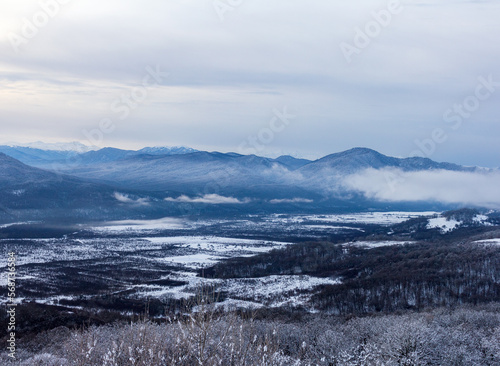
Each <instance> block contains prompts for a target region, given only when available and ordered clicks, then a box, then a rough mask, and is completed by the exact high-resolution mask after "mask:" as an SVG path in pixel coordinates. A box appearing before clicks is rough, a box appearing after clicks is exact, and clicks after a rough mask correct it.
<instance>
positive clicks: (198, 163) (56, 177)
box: [0, 146, 480, 218]
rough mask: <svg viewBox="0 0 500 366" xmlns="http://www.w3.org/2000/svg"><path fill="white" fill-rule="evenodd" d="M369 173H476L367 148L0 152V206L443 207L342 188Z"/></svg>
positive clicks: (158, 209)
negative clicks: (303, 155) (307, 152)
mask: <svg viewBox="0 0 500 366" xmlns="http://www.w3.org/2000/svg"><path fill="white" fill-rule="evenodd" d="M39 147H43V146H39ZM366 169H398V170H399V171H402V172H419V171H450V172H476V171H479V170H480V169H479V168H474V167H463V166H460V165H455V164H450V163H438V162H434V161H432V160H430V159H426V158H417V157H415V158H405V159H401V158H395V157H389V156H386V155H383V154H381V153H378V152H377V151H374V150H371V149H367V148H354V149H351V150H347V151H344V152H340V153H335V154H331V155H328V156H325V157H323V158H321V159H318V160H314V161H311V160H307V159H297V158H294V157H291V156H281V157H279V158H276V159H273V158H266V157H260V156H255V155H241V154H236V153H220V152H206V151H197V150H194V149H190V148H184V147H176V148H168V147H154V148H149V147H148V148H143V149H141V150H137V151H133V150H121V149H116V148H103V149H99V150H92V149H89V150H87V151H82V152H78V151H74V149H67V150H64V149H58V150H56V149H52V150H50V149H47V148H35V147H29V146H28V147H27V146H0V205H1V208H2V210H3V212H4V214H3V216H4V217H5V216H9V215H10V216H13V215H14V216H15V215H18V216H19V215H21V216H22V217H25V216H26V217H30V215H34V213H36V215H38V216H39V217H43V216H44V215H48V214H47V212H46V211H47V210H49V209H50V210H53V211H54V210H55V211H57V210H60V211H61V212H62V211H64V210H69V211H71V215H74V216H78V217H81V216H84V217H92V216H94V217H96V218H97V217H102V216H103V215H104V216H106V217H107V216H110V217H122V216H123V217H130V216H137V215H139V216H141V215H143V216H151V215H153V216H154V215H159V216H162V215H163V216H168V215H169V214H178V213H182V209H180V208H179V207H180V206H182V205H190V206H196V207H201V208H202V209H204V210H208V211H215V212H218V211H224V210H230V211H234V210H237V211H241V212H253V211H255V210H268V211H269V210H271V211H272V210H274V211H277V212H282V211H288V210H291V209H293V210H319V211H322V212H329V211H331V212H335V211H339V210H366V209H370V208H378V209H405V208H408V207H412V208H413V207H414V206H415V205H417V206H418V207H421V208H424V209H429V208H436V205H438V206H439V205H440V203H439V202H413V203H411V202H399V203H391V204H388V203H387V202H379V201H377V200H375V199H373V198H367V197H365V196H364V195H363V194H362V193H360V192H356V191H355V190H352V189H350V188H349V187H347V186H345V184H344V183H343V182H344V178H345V177H346V176H349V175H352V174H356V173H358V172H362V171H364V170H366ZM444 206H446V205H444ZM447 207H448V206H447ZM26 213H27V214H26ZM24 214H26V215H24ZM52 214H53V213H52V212H51V213H50V215H52ZM23 215H24V216H23ZM50 215H49V216H50ZM67 215H69V214H68V213H66V216H67ZM71 215H70V216H71ZM1 216H2V214H0V218H1Z"/></svg>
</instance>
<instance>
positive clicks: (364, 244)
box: [344, 240, 414, 249]
mask: <svg viewBox="0 0 500 366" xmlns="http://www.w3.org/2000/svg"><path fill="white" fill-rule="evenodd" d="M413 243H414V242H412V241H393V240H383V241H355V242H350V243H347V244H344V246H357V247H362V248H368V249H373V248H380V247H387V246H392V245H404V244H413Z"/></svg>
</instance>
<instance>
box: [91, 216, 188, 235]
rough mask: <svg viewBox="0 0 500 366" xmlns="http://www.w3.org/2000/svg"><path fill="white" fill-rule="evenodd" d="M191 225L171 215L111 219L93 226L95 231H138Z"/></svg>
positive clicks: (179, 227) (172, 228) (182, 228)
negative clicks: (159, 217) (155, 218)
mask: <svg viewBox="0 0 500 366" xmlns="http://www.w3.org/2000/svg"><path fill="white" fill-rule="evenodd" d="M190 228H191V227H190V226H189V225H188V224H187V221H186V220H182V219H177V218H173V217H164V218H162V219H158V220H122V221H111V222H108V223H105V224H104V225H103V226H96V227H93V228H92V230H93V231H95V232H109V233H116V232H132V231H134V232H140V231H154V230H187V229H190Z"/></svg>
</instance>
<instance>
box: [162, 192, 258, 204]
mask: <svg viewBox="0 0 500 366" xmlns="http://www.w3.org/2000/svg"><path fill="white" fill-rule="evenodd" d="M165 201H168V202H181V203H206V204H211V205H218V204H242V203H248V202H250V200H248V199H245V200H243V201H241V200H239V199H237V198H234V197H224V196H220V195H218V194H206V195H204V196H202V197H194V198H191V197H188V196H186V195H182V196H179V197H177V198H172V197H167V198H165Z"/></svg>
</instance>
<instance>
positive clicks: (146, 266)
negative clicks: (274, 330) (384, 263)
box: [0, 212, 481, 311]
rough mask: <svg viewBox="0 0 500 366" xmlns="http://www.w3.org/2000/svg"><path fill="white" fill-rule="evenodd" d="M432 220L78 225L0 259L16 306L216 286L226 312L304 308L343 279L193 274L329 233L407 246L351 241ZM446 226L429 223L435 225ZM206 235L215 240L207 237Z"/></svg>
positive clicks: (386, 217) (365, 216) (13, 246)
mask: <svg viewBox="0 0 500 366" xmlns="http://www.w3.org/2000/svg"><path fill="white" fill-rule="evenodd" d="M433 214H435V213H434V212H378V213H375V212H374V213H360V214H349V215H267V216H248V217H246V218H237V219H231V220H218V219H206V220H196V221H193V220H188V219H184V218H182V219H180V218H163V219H159V220H147V221H146V220H144V221H141V220H128V221H117V222H108V223H105V224H103V225H95V226H93V227H82V230H81V231H80V232H77V233H74V235H73V234H72V235H68V236H66V237H63V238H57V239H56V238H53V239H0V251H1V252H2V253H4V257H6V253H8V252H11V251H14V252H15V253H16V263H17V270H18V276H17V280H18V283H19V285H20V286H21V288H22V290H23V291H25V292H24V293H21V294H19V296H18V300H20V299H21V298H23V297H25V298H26V299H30V300H31V299H34V300H36V301H39V302H44V303H53V304H57V303H58V302H59V301H63V300H68V299H72V298H73V299H76V298H80V299H82V298H83V299H85V298H91V297H92V296H97V295H98V294H102V293H106V294H116V295H119V296H126V297H127V298H130V299H145V298H158V299H167V298H172V299H180V298H188V297H191V296H192V295H193V294H195V293H196V292H197V291H198V290H199V288H200V286H202V285H214V286H216V287H217V288H218V289H220V290H222V291H223V292H224V293H226V294H227V300H225V301H224V303H223V304H222V305H221V306H224V307H231V306H245V307H260V306H267V307H279V306H290V307H297V306H302V305H304V304H306V303H307V301H308V299H309V298H310V296H312V295H313V294H314V293H315V288H316V287H317V286H320V285H335V284H338V283H340V279H338V278H314V277H309V276H269V277H263V278H247V279H227V280H217V279H204V278H201V277H197V272H198V271H199V270H200V269H203V268H205V267H208V266H211V265H213V264H215V263H217V262H219V261H221V260H224V259H226V258H233V257H242V256H253V255H256V254H258V253H263V252H267V251H270V250H273V249H277V248H281V247H283V246H286V245H289V244H290V242H287V241H286V238H287V237H288V236H295V237H297V236H300V235H302V236H303V237H306V238H313V239H314V238H315V237H324V235H328V234H338V235H341V236H340V237H344V236H343V235H344V234H342V233H347V234H345V235H351V236H350V237H351V239H350V240H352V241H351V242H349V243H347V244H344V245H346V246H350V245H353V246H354V245H355V246H360V247H364V248H367V249H371V248H377V247H381V246H388V245H402V244H405V243H407V242H401V241H363V240H362V239H360V241H355V240H356V239H355V238H356V237H357V236H359V235H364V232H365V230H369V226H367V225H375V224H377V225H383V226H387V225H390V224H395V223H400V222H402V221H405V220H407V219H409V218H413V217H418V216H431V215H433ZM478 219H481V218H478ZM431 220H438V219H431ZM451 224H452V223H443V222H441V221H439V222H438V221H435V222H434V221H431V223H430V225H436V226H439V227H443V225H444V227H448V226H450V225H451ZM363 225H365V226H363ZM446 225H448V226H446ZM205 232H216V233H219V235H210V234H206V235H205V234H204V233H205ZM200 233H203V234H200ZM248 233H250V234H248ZM339 233H340V234H339ZM189 234H193V235H189ZM194 234H196V235H194ZM232 234H234V236H238V235H239V236H240V238H235V237H233V236H232ZM271 234H272V235H271ZM352 235H354V236H352ZM241 236H243V237H245V238H241ZM259 237H272V238H279V239H277V240H274V239H273V240H263V239H260V238H259ZM282 238H284V239H282ZM313 239H312V240H313ZM6 265H7V263H6V262H5V261H4V262H0V270H1V272H2V273H3V275H2V276H1V277H0V285H1V286H6V281H7V279H6V276H5V273H6V272H5V271H4V270H2V269H4V268H5V267H6ZM5 296H6V292H5V291H3V293H2V294H0V303H2V302H5V301H6V297H5ZM309 310H311V311H313V310H314V309H309Z"/></svg>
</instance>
